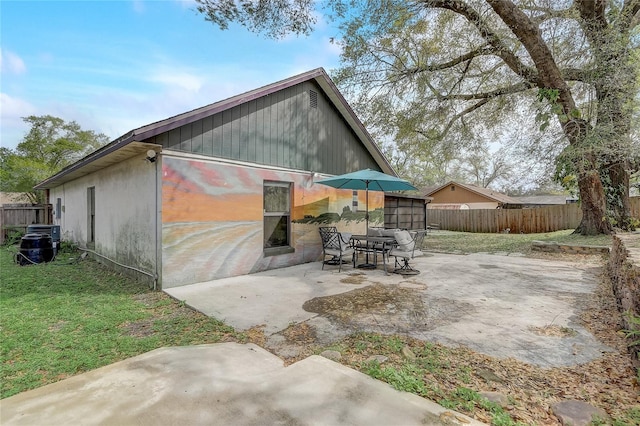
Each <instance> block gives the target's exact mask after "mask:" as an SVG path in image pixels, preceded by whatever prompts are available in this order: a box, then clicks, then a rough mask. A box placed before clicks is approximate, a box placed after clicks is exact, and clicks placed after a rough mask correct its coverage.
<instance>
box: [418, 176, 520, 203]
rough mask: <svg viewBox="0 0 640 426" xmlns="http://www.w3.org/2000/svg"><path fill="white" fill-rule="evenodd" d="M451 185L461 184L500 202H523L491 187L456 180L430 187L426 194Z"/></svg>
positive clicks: (428, 194)
mask: <svg viewBox="0 0 640 426" xmlns="http://www.w3.org/2000/svg"><path fill="white" fill-rule="evenodd" d="M449 185H456V186H459V187H461V188H464V189H466V190H467V191H471V192H474V193H476V194H478V195H481V196H483V197H485V198H488V199H490V200H492V201H496V202H498V203H500V204H522V203H521V202H520V201H518V200H516V199H515V198H512V197H509V196H508V195H504V194H501V193H500V192H497V191H494V190H493V189H491V188H482V187H480V186H476V185H471V184H466V183H459V182H454V181H449V182H447V183H445V184H444V185H440V186H438V187H437V188H433V189H430V190H429V192H427V193H426V194H425V195H426V196H432V195H433V194H435V193H436V192H438V191H441V190H442V189H444V188H446V187H448V186H449Z"/></svg>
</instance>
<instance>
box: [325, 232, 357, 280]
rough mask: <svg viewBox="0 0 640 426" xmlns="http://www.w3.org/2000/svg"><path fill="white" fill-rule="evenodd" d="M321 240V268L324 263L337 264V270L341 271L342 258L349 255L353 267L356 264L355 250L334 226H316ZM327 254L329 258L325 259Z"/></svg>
mask: <svg viewBox="0 0 640 426" xmlns="http://www.w3.org/2000/svg"><path fill="white" fill-rule="evenodd" d="M318 231H319V232H320V239H321V240H322V269H323V270H324V265H325V264H326V265H338V271H339V272H341V271H342V261H343V258H345V257H348V256H351V263H352V264H353V267H354V268H355V266H356V251H355V250H354V249H353V247H352V246H351V244H350V242H349V241H346V240H345V239H344V238H343V236H342V234H341V233H340V232H338V228H336V227H335V226H321V227H319V228H318ZM327 256H331V259H329V260H325V259H326V257H327Z"/></svg>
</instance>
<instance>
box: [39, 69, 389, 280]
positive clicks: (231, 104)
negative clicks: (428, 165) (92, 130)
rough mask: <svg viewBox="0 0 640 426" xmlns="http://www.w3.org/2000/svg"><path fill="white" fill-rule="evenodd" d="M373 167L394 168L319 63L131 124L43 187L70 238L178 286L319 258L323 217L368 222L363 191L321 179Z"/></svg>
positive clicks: (373, 199)
mask: <svg viewBox="0 0 640 426" xmlns="http://www.w3.org/2000/svg"><path fill="white" fill-rule="evenodd" d="M364 168H371V169H375V170H378V171H382V172H385V173H388V174H392V175H395V172H394V171H393V169H392V168H391V166H390V165H389V163H388V162H387V160H386V159H385V158H384V156H383V155H382V153H381V152H380V151H379V150H378V148H377V147H376V145H375V144H374V143H373V141H372V139H371V137H370V135H369V133H368V132H367V131H366V129H365V128H364V126H363V124H362V123H361V122H360V120H359V119H358V118H357V117H356V115H355V114H354V112H353V111H352V109H351V108H350V106H349V105H348V104H347V102H346V101H345V99H344V98H343V97H342V95H341V94H340V93H339V91H338V89H337V88H336V86H335V85H334V83H333V82H332V81H331V79H330V78H329V76H328V75H327V74H326V72H325V71H324V70H323V69H322V68H319V69H316V70H313V71H309V72H306V73H304V74H300V75H297V76H294V77H291V78H288V79H286V80H283V81H279V82H276V83H273V84H270V85H268V86H264V87H261V88H259V89H256V90H252V91H250V92H247V93H243V94H241V95H238V96H234V97H232V98H229V99H226V100H223V101H220V102H217V103H214V104H211V105H208V106H205V107H202V108H198V109H195V110H193V111H190V112H186V113H183V114H180V115H177V116H175V117H171V118H168V119H166V120H162V121H158V122H156V123H152V124H149V125H146V126H143V127H140V128H138V129H135V130H132V131H130V132H129V133H127V134H125V135H123V136H121V137H119V138H118V139H116V140H114V141H113V142H111V143H110V144H108V145H106V146H104V147H102V148H100V149H99V150H97V151H95V152H93V153H92V154H90V155H88V156H86V157H85V158H83V159H82V160H80V161H78V162H76V163H74V164H72V165H70V166H68V167H67V168H65V169H64V170H62V171H61V172H59V173H58V174H56V175H54V176H52V177H50V178H48V179H46V180H45V181H43V182H41V183H39V184H38V185H37V186H36V188H37V189H47V190H48V191H47V192H48V197H49V200H50V202H51V203H52V204H53V207H54V215H53V216H54V224H59V225H60V226H61V233H62V238H63V239H64V240H71V241H74V242H76V243H77V244H78V245H79V246H80V247H84V248H88V249H90V250H91V251H92V252H94V253H95V254H96V255H98V257H102V258H106V259H110V260H112V261H113V262H117V263H119V264H120V265H121V266H122V265H125V266H127V267H129V268H135V269H137V270H139V272H141V273H142V274H146V275H149V276H153V277H155V279H156V280H157V285H158V286H159V287H161V288H169V287H176V286H182V285H187V284H191V283H196V282H202V281H208V280H212V279H218V278H222V277H228V276H234V275H242V274H247V273H252V272H257V271H263V270H268V269H272V268H279V267H284V266H290V265H295V264H300V263H305V262H310V261H316V260H318V259H319V258H320V254H321V251H322V247H321V243H320V238H319V235H318V230H317V228H318V226H320V225H321V224H331V225H337V226H338V227H340V228H341V230H353V231H355V230H357V231H364V229H363V227H364V222H363V221H362V219H363V218H364V213H358V212H356V213H354V212H352V211H351V210H352V206H354V205H356V204H358V205H360V206H364V196H365V193H364V191H358V192H357V193H356V194H355V195H354V192H353V191H350V190H336V189H333V188H331V187H328V186H325V185H320V184H314V181H315V180H318V179H321V178H323V177H328V176H331V175H338V174H342V173H347V172H352V171H356V170H360V169H364ZM383 206H384V194H382V193H379V192H370V193H369V209H370V211H374V210H378V211H382V209H383ZM379 216H380V217H381V220H383V219H382V218H383V215H382V214H380V215H379ZM374 226H375V224H374ZM378 226H380V224H378ZM353 231H352V232H353Z"/></svg>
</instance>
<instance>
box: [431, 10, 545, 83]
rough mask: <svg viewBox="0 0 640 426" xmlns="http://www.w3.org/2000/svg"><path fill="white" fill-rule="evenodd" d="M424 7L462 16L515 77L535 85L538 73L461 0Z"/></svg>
mask: <svg viewBox="0 0 640 426" xmlns="http://www.w3.org/2000/svg"><path fill="white" fill-rule="evenodd" d="M422 2H423V4H424V5H425V6H426V7H435V8H439V9H445V10H449V11H451V12H454V13H457V14H458V15H460V16H463V17H465V18H466V19H467V21H469V22H470V23H471V24H473V25H474V26H475V27H476V29H477V30H478V31H479V32H480V35H481V36H482V37H483V38H484V39H485V40H486V41H487V43H489V44H490V45H491V46H492V47H493V49H494V53H495V54H496V55H497V56H498V57H500V59H502V60H503V61H504V62H505V64H507V66H508V67H509V68H510V69H511V71H513V72H514V73H516V74H517V75H519V76H520V77H522V78H524V79H525V80H527V81H529V82H531V83H537V81H538V73H537V72H536V70H535V69H534V68H531V67H528V66H526V65H525V64H524V63H523V62H522V61H521V60H520V58H518V57H517V56H516V55H515V54H514V53H513V52H511V50H510V49H509V48H507V47H506V46H505V45H504V43H503V42H502V40H501V39H500V37H499V36H498V35H497V34H496V33H495V32H494V31H493V30H492V29H491V28H490V27H489V25H488V24H487V22H486V21H485V20H484V19H483V18H482V16H480V14H479V13H478V12H477V11H476V10H474V9H473V8H472V7H471V6H469V5H468V4H467V3H466V2H465V1H462V0H423V1H422Z"/></svg>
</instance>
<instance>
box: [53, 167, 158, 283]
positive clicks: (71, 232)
mask: <svg viewBox="0 0 640 426" xmlns="http://www.w3.org/2000/svg"><path fill="white" fill-rule="evenodd" d="M156 167H157V166H156V165H155V164H152V163H149V162H147V161H145V157H144V156H136V157H133V158H131V159H129V160H126V161H123V162H121V163H119V164H116V165H114V166H111V167H108V168H105V169H102V170H99V171H97V172H95V173H91V174H89V175H87V176H84V177H81V178H78V179H75V180H73V181H70V182H67V183H64V184H62V185H60V186H58V187H56V188H53V189H51V190H50V192H49V199H50V201H51V203H52V204H53V205H54V206H56V204H57V202H56V201H57V198H60V199H61V206H62V211H61V212H60V218H59V219H58V218H56V216H57V215H56V214H54V215H53V216H54V224H56V225H60V231H61V237H62V239H63V240H65V241H73V242H75V243H76V244H78V245H79V246H80V247H85V248H86V247H87V243H88V241H87V236H88V217H87V209H88V204H87V189H88V188H90V187H93V188H95V189H94V192H95V247H94V248H93V249H94V250H95V251H96V252H97V253H100V254H102V255H103V256H106V257H107V258H109V259H111V260H115V261H117V262H120V263H123V264H125V265H127V266H133V267H137V268H141V269H143V270H146V271H148V272H155V264H156V235H155V234H156V229H157V228H156V226H157V220H156V218H157V212H156V192H155V188H156V182H157V180H156Z"/></svg>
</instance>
